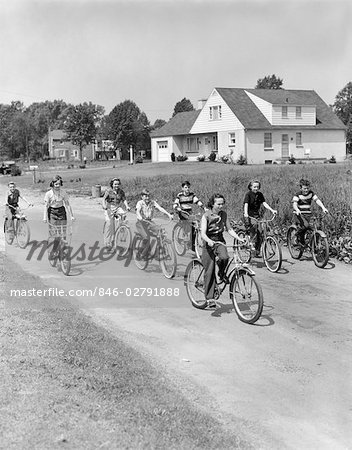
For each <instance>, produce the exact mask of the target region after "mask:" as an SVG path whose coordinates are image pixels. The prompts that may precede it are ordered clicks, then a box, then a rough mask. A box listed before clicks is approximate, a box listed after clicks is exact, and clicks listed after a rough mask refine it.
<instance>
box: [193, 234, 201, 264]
mask: <svg viewBox="0 0 352 450" xmlns="http://www.w3.org/2000/svg"><path fill="white" fill-rule="evenodd" d="M202 249H203V240H202V238H201V235H200V230H196V233H195V238H194V251H195V253H196V255H197V258H198V259H200V258H201V257H202Z"/></svg>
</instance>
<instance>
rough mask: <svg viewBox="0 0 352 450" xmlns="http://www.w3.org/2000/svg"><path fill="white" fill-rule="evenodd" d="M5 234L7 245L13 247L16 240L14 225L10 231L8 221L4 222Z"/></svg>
mask: <svg viewBox="0 0 352 450" xmlns="http://www.w3.org/2000/svg"><path fill="white" fill-rule="evenodd" d="M4 233H5V241H6V244H9V245H11V244H12V242H13V240H14V238H15V232H14V230H13V225H12V229H9V221H8V219H5V222H4Z"/></svg>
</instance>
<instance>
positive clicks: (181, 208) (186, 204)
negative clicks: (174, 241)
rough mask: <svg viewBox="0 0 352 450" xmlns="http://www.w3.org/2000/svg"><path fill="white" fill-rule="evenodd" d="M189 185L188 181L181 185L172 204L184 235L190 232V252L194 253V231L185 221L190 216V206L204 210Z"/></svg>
mask: <svg viewBox="0 0 352 450" xmlns="http://www.w3.org/2000/svg"><path fill="white" fill-rule="evenodd" d="M190 187H191V183H190V182H189V181H185V182H183V183H182V191H181V192H179V193H178V194H177V196H176V199H175V201H174V204H173V208H174V209H175V210H176V211H177V212H178V216H179V218H180V220H182V221H184V222H182V223H183V224H184V231H185V233H187V234H188V233H189V232H190V231H192V236H191V239H192V251H194V241H195V230H194V227H193V225H192V228H191V230H190V229H189V222H188V221H187V219H188V217H189V215H190V214H192V206H193V205H194V204H195V205H198V206H199V207H201V208H203V209H204V206H203V203H202V202H201V201H200V200H199V198H198V197H197V196H196V195H195V194H194V193H193V192H191V189H190Z"/></svg>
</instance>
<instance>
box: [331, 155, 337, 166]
mask: <svg viewBox="0 0 352 450" xmlns="http://www.w3.org/2000/svg"><path fill="white" fill-rule="evenodd" d="M329 163H330V164H336V158H335V156H334V155H332V156H331V158H330V159H329Z"/></svg>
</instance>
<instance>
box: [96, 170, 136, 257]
mask: <svg viewBox="0 0 352 450" xmlns="http://www.w3.org/2000/svg"><path fill="white" fill-rule="evenodd" d="M121 205H124V206H125V208H126V210H127V211H130V209H131V208H130V207H129V206H128V203H127V200H126V195H125V192H124V191H123V189H122V188H121V180H120V179H119V178H113V179H112V180H111V181H110V188H109V189H107V190H106V191H105V194H104V197H103V209H104V210H105V211H104V216H105V221H106V226H105V233H104V245H105V247H107V248H108V250H111V249H112V247H113V240H114V235H115V215H116V214H124V213H125V210H124V209H123V208H122V206H121Z"/></svg>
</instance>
